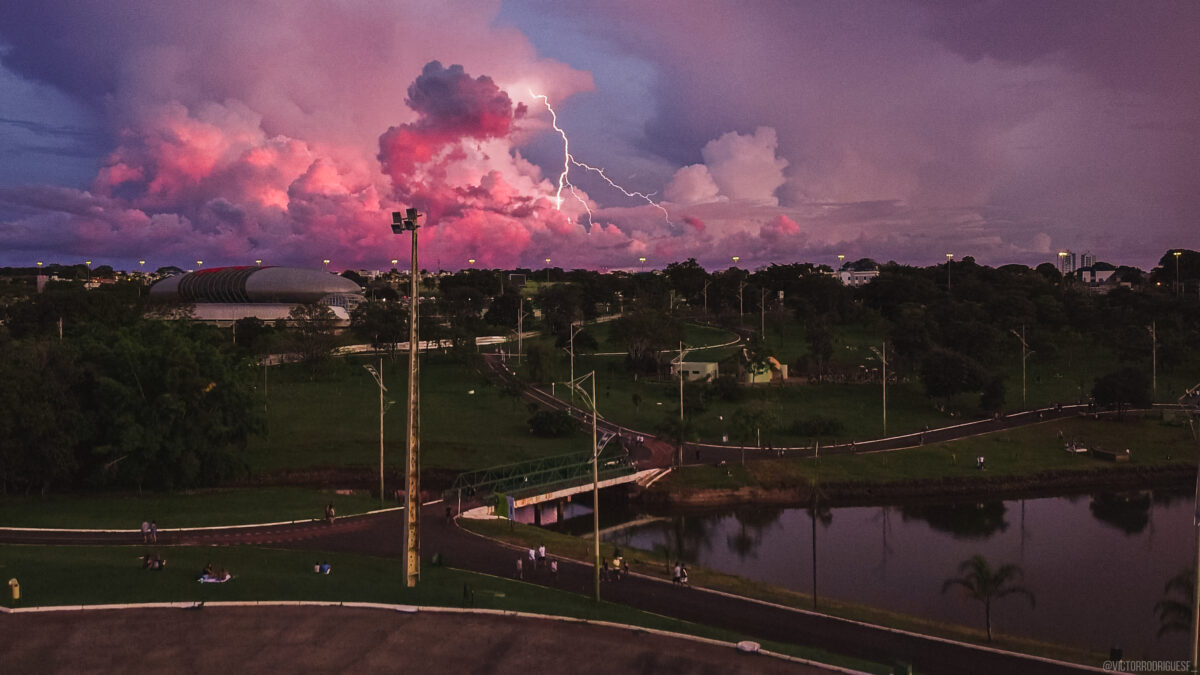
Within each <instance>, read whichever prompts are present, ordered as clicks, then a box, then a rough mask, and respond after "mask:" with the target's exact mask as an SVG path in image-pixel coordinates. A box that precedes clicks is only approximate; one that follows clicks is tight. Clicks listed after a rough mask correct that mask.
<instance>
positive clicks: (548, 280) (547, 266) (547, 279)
mask: <svg viewBox="0 0 1200 675" xmlns="http://www.w3.org/2000/svg"><path fill="white" fill-rule="evenodd" d="M546 283H550V259H549V258H546Z"/></svg>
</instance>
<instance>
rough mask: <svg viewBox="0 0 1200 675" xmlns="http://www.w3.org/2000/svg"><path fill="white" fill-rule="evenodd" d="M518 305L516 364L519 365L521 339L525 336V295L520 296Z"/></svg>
mask: <svg viewBox="0 0 1200 675" xmlns="http://www.w3.org/2000/svg"><path fill="white" fill-rule="evenodd" d="M520 298H521V299H520V305H518V309H517V365H518V366H519V365H521V352H522V351H523V349H522V345H521V340H522V338H523V337H524V336H525V328H524V326H525V296H524V295H522V296H520Z"/></svg>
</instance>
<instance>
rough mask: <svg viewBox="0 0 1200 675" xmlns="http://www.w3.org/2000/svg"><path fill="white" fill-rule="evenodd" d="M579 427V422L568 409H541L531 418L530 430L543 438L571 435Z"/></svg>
mask: <svg viewBox="0 0 1200 675" xmlns="http://www.w3.org/2000/svg"><path fill="white" fill-rule="evenodd" d="M578 428H579V423H578V422H576V421H575V418H574V417H571V413H570V412H568V411H566V410H539V411H537V412H535V413H534V414H533V417H530V418H529V431H530V432H531V433H532V434H533V435H534V436H541V437H543V438H561V437H563V436H570V435H571V434H573V433H575V430H576V429H578Z"/></svg>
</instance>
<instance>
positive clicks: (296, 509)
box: [0, 487, 390, 530]
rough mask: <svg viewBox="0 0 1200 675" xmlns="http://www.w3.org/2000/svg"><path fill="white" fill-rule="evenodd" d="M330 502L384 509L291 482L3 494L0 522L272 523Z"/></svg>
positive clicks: (344, 509) (345, 511) (120, 526)
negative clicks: (138, 491)
mask: <svg viewBox="0 0 1200 675" xmlns="http://www.w3.org/2000/svg"><path fill="white" fill-rule="evenodd" d="M330 502H333V504H334V506H335V507H336V508H337V512H338V515H343V516H348V515H352V514H355V513H366V512H367V511H371V510H374V509H378V508H379V498H378V497H371V496H370V495H367V494H365V493H362V494H354V495H339V494H334V493H333V492H329V491H322V490H308V489H303V488H291V487H279V488H276V487H263V488H252V489H251V488H240V489H214V490H195V491H190V492H181V493H175V494H163V493H150V492H146V493H143V494H142V495H140V496H139V495H137V494H132V493H130V494H126V493H119V494H106V493H94V494H87V495H51V496H48V497H0V526H9V527H56V528H72V529H117V530H135V529H137V528H139V527H140V526H141V524H142V521H143V520H154V521H155V522H156V523H157V524H158V526H159V529H167V528H176V527H210V526H215V525H245V524H250V523H273V522H281V521H285V520H308V519H310V518H320V517H322V516H323V515H324V513H325V505H326V504H328V503H330ZM389 506H390V504H389Z"/></svg>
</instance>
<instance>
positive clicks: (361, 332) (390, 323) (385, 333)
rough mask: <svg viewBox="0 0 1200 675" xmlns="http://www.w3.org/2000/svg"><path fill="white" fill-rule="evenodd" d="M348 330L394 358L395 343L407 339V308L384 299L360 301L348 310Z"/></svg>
mask: <svg viewBox="0 0 1200 675" xmlns="http://www.w3.org/2000/svg"><path fill="white" fill-rule="evenodd" d="M350 330H352V331H354V334H355V335H357V336H358V337H359V338H361V339H363V340H369V341H370V342H371V348H372V349H374V350H375V351H383V352H387V353H388V355H389V356H391V357H392V358H393V359H394V358H395V357H396V345H397V344H398V343H400V342H404V341H407V340H408V308H407V307H405V306H403V305H401V304H400V303H398V302H387V301H384V300H367V301H366V302H360V303H358V305H356V306H355V307H354V309H352V310H350Z"/></svg>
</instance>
